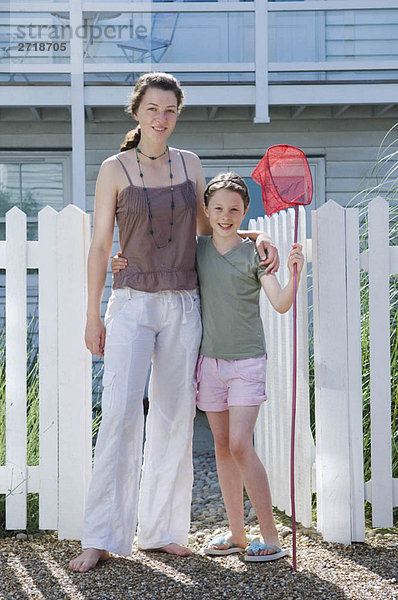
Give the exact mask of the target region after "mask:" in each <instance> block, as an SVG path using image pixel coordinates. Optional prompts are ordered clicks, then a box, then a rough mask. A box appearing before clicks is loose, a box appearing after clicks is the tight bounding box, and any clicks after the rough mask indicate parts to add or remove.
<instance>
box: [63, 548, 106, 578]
mask: <svg viewBox="0 0 398 600" xmlns="http://www.w3.org/2000/svg"><path fill="white" fill-rule="evenodd" d="M108 558H109V552H108V551H107V550H97V548H86V549H85V550H83V552H82V553H81V554H79V556H78V557H77V558H74V559H73V560H71V561H70V563H69V568H70V570H71V571H78V572H79V573H86V572H87V571H90V570H91V569H94V567H95V566H96V565H97V563H98V562H99V561H100V560H108Z"/></svg>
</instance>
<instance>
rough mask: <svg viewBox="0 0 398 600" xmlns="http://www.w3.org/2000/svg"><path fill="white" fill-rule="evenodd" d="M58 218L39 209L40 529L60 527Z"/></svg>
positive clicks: (50, 212) (56, 214)
mask: <svg viewBox="0 0 398 600" xmlns="http://www.w3.org/2000/svg"><path fill="white" fill-rule="evenodd" d="M57 218H58V213H57V212H56V211H55V210H54V209H53V208H51V207H49V206H46V208H44V209H43V210H41V211H40V213H39V241H40V244H39V253H38V256H37V261H38V265H39V361H40V371H39V396H40V411H39V425H40V495H39V527H40V529H57V528H58V324H57V320H58V290H57V251H56V248H57Z"/></svg>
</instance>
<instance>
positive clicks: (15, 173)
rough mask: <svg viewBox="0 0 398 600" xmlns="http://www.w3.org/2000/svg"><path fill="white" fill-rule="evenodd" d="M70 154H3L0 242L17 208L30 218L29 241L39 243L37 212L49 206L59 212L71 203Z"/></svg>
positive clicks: (0, 191) (28, 221) (1, 156)
mask: <svg viewBox="0 0 398 600" xmlns="http://www.w3.org/2000/svg"><path fill="white" fill-rule="evenodd" d="M69 171H70V159H69V154H68V153H65V152H64V153H58V152H15V153H14V152H7V153H5V152H4V153H0V239H3V240H4V239H5V214H6V212H7V211H8V210H10V209H11V208H12V207H13V206H17V207H18V208H20V209H21V210H22V211H24V212H25V213H26V215H27V238H28V240H37V229H38V227H37V215H38V212H39V211H40V210H41V209H42V208H44V207H45V206H47V205H49V206H52V207H53V208H54V209H55V210H57V211H59V210H62V208H63V207H64V206H65V205H66V204H68V202H69V201H70V189H69V179H70V172H69Z"/></svg>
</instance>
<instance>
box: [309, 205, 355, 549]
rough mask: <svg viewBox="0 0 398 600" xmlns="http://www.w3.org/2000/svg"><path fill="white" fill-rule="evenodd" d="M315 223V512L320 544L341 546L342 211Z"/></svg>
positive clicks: (321, 213)
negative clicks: (317, 519)
mask: <svg viewBox="0 0 398 600" xmlns="http://www.w3.org/2000/svg"><path fill="white" fill-rule="evenodd" d="M316 221H317V222H316V228H317V234H316V236H317V240H316V256H315V254H314V259H315V258H316V261H317V272H316V275H315V273H314V307H316V313H317V320H316V330H315V337H316V339H317V345H316V354H315V410H316V413H317V421H316V427H317V430H316V442H317V443H316V468H317V507H318V510H319V509H320V510H321V515H322V521H321V531H322V533H323V536H324V539H325V540H326V541H332V540H334V541H339V542H341V543H346V544H347V543H350V542H351V514H350V472H349V436H348V433H349V430H348V408H347V387H348V375H347V322H346V315H347V306H346V293H345V283H346V270H345V214H344V209H343V208H342V207H341V206H339V205H338V204H336V203H335V202H333V201H329V202H327V203H326V204H325V205H323V206H322V207H321V208H320V209H319V210H318V211H317V218H316ZM314 242H315V240H314ZM313 252H314V253H315V248H314V247H313ZM337 315H338V318H336V317H337ZM318 473H319V474H321V476H320V477H318Z"/></svg>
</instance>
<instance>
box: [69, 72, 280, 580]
mask: <svg viewBox="0 0 398 600" xmlns="http://www.w3.org/2000/svg"><path fill="white" fill-rule="evenodd" d="M182 104H183V92H182V90H181V88H180V86H179V84H178V82H177V80H176V79H175V78H174V77H172V76H171V75H168V74H165V73H148V74H146V75H143V76H142V77H140V79H139V80H138V82H137V84H136V86H135V88H134V91H133V94H132V97H131V102H130V106H129V112H130V114H131V115H132V117H134V119H136V120H137V121H138V123H139V125H138V127H137V128H136V129H135V130H134V131H132V132H129V133H128V134H127V136H126V139H125V141H124V144H123V145H122V147H121V150H122V152H121V153H120V154H117V155H115V156H112V157H110V158H108V159H107V160H105V161H104V163H103V164H102V165H101V169H100V172H99V175H98V179H97V186H96V196H95V211H94V230H93V238H92V242H91V246H90V252H89V257H88V290H89V294H88V310H87V325H86V334H85V340H86V345H87V348H88V349H89V350H90V352H91V353H92V354H96V355H98V356H104V378H103V386H104V391H103V396H102V422H101V427H100V431H99V434H98V439H97V444H96V451H95V464H94V470H93V476H92V481H91V485H90V490H89V494H88V498H87V502H86V508H85V519H84V527H83V537H82V547H83V549H84V550H83V552H82V553H81V554H80V555H79V556H78V557H77V558H76V559H74V560H72V561H71V562H70V564H69V567H70V568H71V569H72V570H74V571H80V572H85V571H88V570H90V569H92V568H93V567H94V566H95V565H96V564H97V562H98V561H99V560H106V559H107V558H109V552H114V553H116V554H121V555H125V556H126V555H129V554H130V551H131V546H132V543H133V538H134V534H135V529H136V525H137V521H138V523H139V526H138V545H139V547H140V548H141V549H142V550H161V551H164V552H168V553H170V554H178V555H180V556H187V555H189V554H191V552H190V551H189V550H188V549H187V548H186V547H185V544H186V543H187V535H188V530H189V522H190V504H191V490H192V480H193V475H192V457H191V454H192V426H193V417H194V407H195V388H194V381H193V380H194V370H195V364H196V359H197V355H198V349H199V344H200V339H201V319H200V308H199V295H198V292H197V289H196V288H197V277H196V271H195V230H196V229H197V231H198V233H199V234H202V235H206V234H209V233H211V230H210V228H209V224H208V222H207V219H206V216H205V214H204V211H203V208H202V203H203V191H204V188H205V178H204V175H203V171H202V167H201V164H200V161H199V158H198V157H197V156H196V155H195V154H193V153H191V152H187V151H181V150H177V149H175V148H169V147H168V146H167V140H168V138H169V136H170V135H171V134H172V132H173V130H174V127H175V125H176V120H177V116H178V114H179V112H180V111H181V109H182ZM115 216H116V220H117V223H118V226H119V234H120V245H121V250H122V254H123V256H124V257H126V259H127V260H128V267H127V268H126V269H124V270H123V271H121V272H120V273H119V274H118V275H117V276H116V277H115V280H114V286H113V287H114V290H113V293H112V296H111V298H110V300H109V304H108V309H107V312H106V315H105V326H106V330H105V326H104V324H103V323H102V321H101V317H100V303H101V297H102V293H103V289H104V285H105V278H106V271H107V265H108V261H109V258H110V254H111V249H112V239H113V228H114V219H115ZM266 245H267V250H268V263H269V267H268V269H269V270H270V271H271V270H274V269H276V268H277V266H278V264H279V259H278V256H277V251H276V249H275V248H273V247H272V245H271V244H270V242H269V240H268V241H267V242H266ZM260 253H261V252H260ZM263 255H264V254H263ZM264 256H265V255H264ZM105 332H106V344H105ZM151 359H152V375H151V382H150V388H149V397H150V408H149V412H148V416H147V425H146V442H145V448H144V461H143V466H142V473H141V458H142V439H143V425H144V415H143V410H142V397H143V393H144V387H145V382H146V377H147V372H148V368H149V365H150V362H151Z"/></svg>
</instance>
